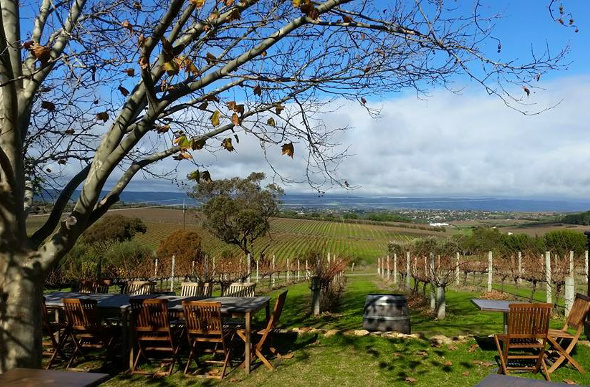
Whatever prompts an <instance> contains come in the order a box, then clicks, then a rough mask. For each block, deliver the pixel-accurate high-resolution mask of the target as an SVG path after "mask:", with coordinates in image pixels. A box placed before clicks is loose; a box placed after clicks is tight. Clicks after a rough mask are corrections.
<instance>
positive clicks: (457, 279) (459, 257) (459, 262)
mask: <svg viewBox="0 0 590 387" xmlns="http://www.w3.org/2000/svg"><path fill="white" fill-rule="evenodd" d="M459 266H461V254H460V253H459V252H457V259H456V263H455V284H456V285H459V276H460V273H459Z"/></svg>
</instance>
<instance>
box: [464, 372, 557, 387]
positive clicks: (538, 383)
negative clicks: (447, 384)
mask: <svg viewBox="0 0 590 387" xmlns="http://www.w3.org/2000/svg"><path fill="white" fill-rule="evenodd" d="M564 385H565V384H563V383H553V382H546V381H544V380H534V379H527V378H517V377H514V376H506V375H498V374H492V375H488V376H486V377H485V379H483V380H482V381H481V382H479V383H478V384H477V385H476V386H475V387H506V386H510V387H551V386H556V387H557V386H562V387H563V386H564Z"/></svg>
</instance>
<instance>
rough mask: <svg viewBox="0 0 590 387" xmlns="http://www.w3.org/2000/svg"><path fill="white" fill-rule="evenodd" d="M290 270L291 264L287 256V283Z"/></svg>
mask: <svg viewBox="0 0 590 387" xmlns="http://www.w3.org/2000/svg"><path fill="white" fill-rule="evenodd" d="M290 270H291V265H290V264H289V258H287V283H289V281H290V278H291V275H290V273H289V271H290Z"/></svg>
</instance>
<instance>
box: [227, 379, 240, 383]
mask: <svg viewBox="0 0 590 387" xmlns="http://www.w3.org/2000/svg"><path fill="white" fill-rule="evenodd" d="M241 381H242V379H238V378H231V379H230V380H229V382H230V383H235V382H241Z"/></svg>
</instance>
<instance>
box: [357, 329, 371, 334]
mask: <svg viewBox="0 0 590 387" xmlns="http://www.w3.org/2000/svg"><path fill="white" fill-rule="evenodd" d="M369 333H370V332H369V331H367V330H366V329H359V330H356V331H354V335H355V336H367V335H368V334H369Z"/></svg>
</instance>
